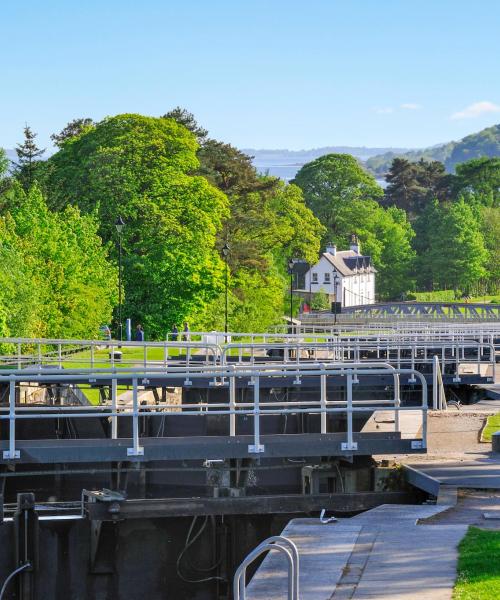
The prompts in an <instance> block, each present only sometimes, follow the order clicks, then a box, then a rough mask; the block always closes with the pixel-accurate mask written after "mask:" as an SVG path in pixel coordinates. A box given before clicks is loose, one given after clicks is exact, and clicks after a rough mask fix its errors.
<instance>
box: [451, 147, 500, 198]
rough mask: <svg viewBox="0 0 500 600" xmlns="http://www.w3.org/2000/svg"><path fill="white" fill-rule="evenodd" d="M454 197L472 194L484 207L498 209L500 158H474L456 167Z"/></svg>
mask: <svg viewBox="0 0 500 600" xmlns="http://www.w3.org/2000/svg"><path fill="white" fill-rule="evenodd" d="M454 191H455V195H456V196H459V195H460V194H464V193H469V194H472V195H473V196H474V197H475V198H476V199H477V200H478V201H479V202H480V203H481V204H483V205H484V206H491V207H500V158H498V157H496V158H487V157H483V158H475V159H473V160H469V161H467V162H464V163H462V164H459V165H457V167H456V177H455V179H454Z"/></svg>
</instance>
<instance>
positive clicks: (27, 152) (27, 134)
mask: <svg viewBox="0 0 500 600" xmlns="http://www.w3.org/2000/svg"><path fill="white" fill-rule="evenodd" d="M23 131H24V140H23V142H22V143H20V144H17V147H16V154H17V161H18V162H17V164H16V176H17V178H18V179H19V181H20V182H21V183H22V185H23V187H24V189H26V190H27V189H29V188H30V187H31V186H32V185H33V183H34V181H35V173H36V166H37V163H39V162H40V157H41V156H42V155H43V154H44V152H45V149H42V148H39V147H38V146H37V145H36V141H35V138H36V137H37V134H36V133H34V132H33V131H32V130H31V127H29V126H28V125H26V126H25V127H24V130H23Z"/></svg>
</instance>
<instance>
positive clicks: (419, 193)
mask: <svg viewBox="0 0 500 600" xmlns="http://www.w3.org/2000/svg"><path fill="white" fill-rule="evenodd" d="M386 181H387V183H388V186H387V188H386V189H385V193H384V201H383V203H384V204H385V205H387V206H396V207H398V208H402V209H403V210H405V211H407V213H408V215H409V217H410V218H412V219H415V217H416V216H417V215H419V214H420V213H421V212H422V210H423V209H424V208H425V206H426V204H427V203H428V202H429V201H430V200H433V199H434V198H438V199H439V200H445V199H446V198H447V197H448V196H449V195H450V185H451V176H450V175H447V174H446V172H445V170H444V165H443V164H442V163H440V162H438V161H431V162H427V161H424V160H423V159H422V160H420V161H419V162H417V163H414V162H410V161H408V160H406V159H404V158H395V159H394V160H393V162H392V164H391V168H390V170H389V172H388V173H387V175H386Z"/></svg>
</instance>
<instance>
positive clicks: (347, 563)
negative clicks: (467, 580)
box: [247, 505, 467, 600]
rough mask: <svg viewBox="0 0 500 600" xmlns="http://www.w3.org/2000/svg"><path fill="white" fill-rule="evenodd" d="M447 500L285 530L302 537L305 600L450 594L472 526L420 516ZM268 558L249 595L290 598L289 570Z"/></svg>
mask: <svg viewBox="0 0 500 600" xmlns="http://www.w3.org/2000/svg"><path fill="white" fill-rule="evenodd" d="M447 508H448V507H446V506H426V505H418V506H408V505H383V506H381V507H378V508H376V509H373V510H371V511H367V512H365V513H363V514H361V515H358V516H357V517H353V518H351V519H341V520H339V521H338V522H337V523H332V524H327V525H323V524H321V523H320V522H319V520H318V519H294V520H292V521H290V523H289V524H288V525H287V527H286V528H285V530H284V531H283V535H285V536H286V537H288V538H290V539H292V540H294V541H295V542H296V543H297V546H298V549H299V554H300V561H301V563H300V564H301V567H300V597H301V598H302V599H303V600H340V599H341V600H344V599H347V598H353V599H356V600H410V599H411V600H414V599H416V598H418V599H419V600H450V599H451V596H452V590H453V586H454V582H455V577H456V561H457V545H458V543H459V541H460V540H461V539H462V537H463V536H464V535H465V532H466V530H467V525H466V524H462V523H458V524H441V523H439V522H438V523H436V524H432V525H429V526H424V525H422V524H417V520H419V519H426V518H428V517H432V516H434V515H436V514H438V513H440V512H442V511H444V510H446V509H447ZM282 560H283V559H282V558H280V557H279V556H278V555H277V553H276V554H275V555H272V556H268V557H266V559H265V560H264V562H263V563H262V565H261V566H260V568H259V569H258V571H257V573H256V575H255V576H254V578H253V579H252V581H251V583H250V584H249V587H248V594H247V597H248V599H249V600H264V599H265V600H268V599H270V598H273V599H275V598H276V599H278V598H284V597H286V571H285V568H284V566H283V562H282Z"/></svg>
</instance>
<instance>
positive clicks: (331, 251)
mask: <svg viewBox="0 0 500 600" xmlns="http://www.w3.org/2000/svg"><path fill="white" fill-rule="evenodd" d="M326 251H327V252H328V254H331V255H332V256H335V255H336V254H337V246H336V245H335V244H333V243H332V242H329V243H328V244H327V245H326Z"/></svg>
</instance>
